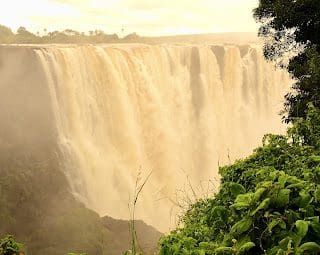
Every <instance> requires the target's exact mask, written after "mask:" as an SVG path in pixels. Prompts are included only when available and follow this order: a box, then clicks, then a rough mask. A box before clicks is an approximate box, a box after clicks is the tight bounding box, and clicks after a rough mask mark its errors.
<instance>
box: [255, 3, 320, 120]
mask: <svg viewBox="0 0 320 255" xmlns="http://www.w3.org/2000/svg"><path fill="white" fill-rule="evenodd" d="M254 16H255V18H256V19H257V21H259V22H260V23H261V27H260V32H259V34H260V35H261V36H263V37H265V38H266V39H267V40H266V42H265V45H264V53H265V56H266V57H267V58H268V59H271V60H277V61H279V62H280V63H281V64H285V65H284V66H286V67H287V69H288V71H289V72H290V73H291V74H292V76H293V77H294V78H295V79H296V83H295V84H294V85H293V88H294V90H295V91H294V92H293V93H288V94H287V95H286V103H285V110H286V112H287V115H288V116H287V118H286V121H287V122H292V121H293V120H294V119H295V118H296V117H306V110H307V108H308V107H307V105H308V103H310V102H312V103H313V104H314V106H315V107H317V108H319V109H320V85H319V84H320V69H319V66H320V36H319V35H320V5H319V1H318V0H299V1H295V0H273V1H270V0H260V1H259V6H258V8H256V9H255V11H254ZM288 60H289V61H288ZM284 62H289V63H288V64H286V63H284Z"/></svg>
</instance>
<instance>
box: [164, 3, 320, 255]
mask: <svg viewBox="0 0 320 255" xmlns="http://www.w3.org/2000/svg"><path fill="white" fill-rule="evenodd" d="M254 15H255V17H256V19H257V20H258V21H260V22H261V23H262V26H261V29H260V35H263V36H265V37H266V39H267V40H266V44H265V46H264V53H265V56H266V58H267V59H270V60H277V61H278V63H280V65H282V66H283V67H285V68H287V70H288V71H289V72H290V73H291V75H292V76H293V78H295V79H296V83H295V84H294V86H293V89H294V91H293V92H290V93H288V94H287V95H286V103H285V110H284V112H285V113H286V116H285V118H284V120H285V121H286V122H287V123H291V124H292V126H291V127H290V128H289V129H288V131H287V134H286V135H271V134H270V135H266V136H265V137H264V139H263V146H262V147H260V148H258V149H256V150H255V151H254V153H253V154H252V155H251V156H250V157H248V158H247V159H244V160H239V161H237V162H235V163H234V164H233V165H230V166H226V167H222V168H220V174H221V177H222V180H221V186H220V190H219V192H218V193H217V194H215V196H214V197H212V198H209V199H202V200H199V201H197V202H196V203H195V204H193V205H191V206H190V209H189V210H188V211H187V212H186V214H185V215H184V216H183V217H182V219H181V225H180V227H179V228H177V229H176V230H175V231H173V232H172V233H171V234H169V235H168V236H165V237H163V238H162V239H161V241H160V248H161V252H160V254H162V255H178V254H179V255H182V254H185V255H187V254H188V255H206V254H208V255H210V254H248V255H250V254H252V255H253V254H254V255H258V254H270V255H271V254H272V255H273V254H277V255H284V254H297V255H298V254H320V242H319V240H320V222H319V218H320V110H319V108H320V39H319V38H320V37H319V32H320V31H319V30H320V26H319V24H320V5H319V3H318V1H316V0H301V1H294V0H274V1H269V0H260V2H259V7H258V8H257V9H255V11H254ZM293 53H294V54H296V55H294V54H293Z"/></svg>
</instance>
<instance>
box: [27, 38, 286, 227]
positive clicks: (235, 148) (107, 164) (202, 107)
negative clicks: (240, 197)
mask: <svg viewBox="0 0 320 255" xmlns="http://www.w3.org/2000/svg"><path fill="white" fill-rule="evenodd" d="M29 51H32V52H34V53H35V54H36V57H37V59H38V61H40V63H41V66H42V69H43V72H44V75H45V77H46V78H45V82H44V84H43V86H45V87H46V88H47V91H48V94H49V101H50V102H49V103H50V107H51V109H52V112H53V115H52V116H53V117H52V118H53V119H54V120H53V123H54V125H55V129H56V132H57V139H58V145H59V148H60V150H61V152H62V153H63V166H64V167H63V168H64V171H65V173H66V175H67V177H68V179H69V182H70V185H71V188H72V190H73V193H74V194H75V195H76V196H77V197H78V198H79V199H80V200H81V201H83V202H84V203H85V204H86V205H87V206H88V207H89V208H92V209H94V210H96V211H97V212H99V213H100V214H101V215H110V216H112V217H115V218H128V215H129V210H128V201H129V197H130V196H131V197H132V195H133V192H134V186H135V182H136V179H137V175H138V172H139V171H140V172H141V173H142V176H146V175H147V174H148V173H149V172H150V171H152V175H151V178H150V180H149V181H148V183H147V185H146V186H145V188H144V190H143V193H142V196H141V197H140V199H139V202H138V207H137V212H136V215H137V217H138V218H142V219H144V220H145V221H146V222H147V223H150V224H153V225H155V226H157V227H158V228H160V229H161V230H165V229H167V228H168V226H169V225H172V223H173V218H174V217H173V216H172V208H173V207H174V201H176V198H177V197H176V196H177V191H178V190H180V191H181V189H183V187H185V184H186V183H188V185H194V186H195V187H196V186H197V185H199V183H201V182H202V181H204V180H215V179H217V178H218V173H217V168H218V165H219V164H220V165H222V164H226V163H228V162H230V161H233V160H234V159H237V158H241V157H243V156H246V155H248V154H249V153H250V152H251V151H252V149H253V148H254V147H256V146H258V145H259V144H260V141H261V138H262V136H263V135H264V134H265V133H268V132H275V133H279V132H283V130H284V126H283V125H282V124H281V117H280V116H279V115H278V113H279V111H280V110H281V107H282V103H283V95H284V93H285V92H286V91H287V89H288V87H289V83H290V80H289V78H288V76H287V75H286V74H285V72H284V71H279V70H275V68H274V66H273V65H272V64H270V63H266V62H265V61H264V59H263V56H262V53H261V50H260V48H259V46H254V45H243V46H236V45H227V46H221V45H220V46H219V45H203V46H199V45H198V46H194V45H155V46H149V45H139V44H136V45H134V44H131V45H109V46H46V47H35V48H32V49H29ZM176 202H177V201H176ZM170 219H171V220H170Z"/></svg>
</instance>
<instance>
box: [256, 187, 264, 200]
mask: <svg viewBox="0 0 320 255" xmlns="http://www.w3.org/2000/svg"><path fill="white" fill-rule="evenodd" d="M266 190H267V189H266V188H259V189H257V190H256V192H254V195H253V199H254V201H259V200H260V198H261V196H262V195H263V193H264V192H265V191H266Z"/></svg>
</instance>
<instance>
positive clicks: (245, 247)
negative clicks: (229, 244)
mask: <svg viewBox="0 0 320 255" xmlns="http://www.w3.org/2000/svg"><path fill="white" fill-rule="evenodd" d="M255 246H256V245H255V243H253V242H247V243H245V244H243V245H242V246H241V247H240V249H239V253H240V254H243V253H245V252H247V251H248V250H250V249H251V248H253V247H255Z"/></svg>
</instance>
